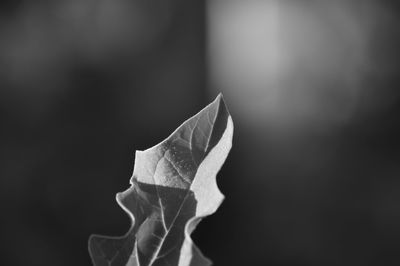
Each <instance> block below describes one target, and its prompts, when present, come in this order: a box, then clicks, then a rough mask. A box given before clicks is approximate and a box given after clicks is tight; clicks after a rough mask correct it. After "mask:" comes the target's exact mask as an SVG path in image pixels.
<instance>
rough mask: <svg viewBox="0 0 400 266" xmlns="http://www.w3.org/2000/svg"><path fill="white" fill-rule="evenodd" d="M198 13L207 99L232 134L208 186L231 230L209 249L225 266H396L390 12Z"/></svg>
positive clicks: (251, 5)
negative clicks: (218, 173)
mask: <svg viewBox="0 0 400 266" xmlns="http://www.w3.org/2000/svg"><path fill="white" fill-rule="evenodd" d="M207 11H208V13H207V29H208V32H207V34H208V40H207V59H208V69H207V71H208V73H209V81H208V82H209V84H210V86H209V90H210V91H212V92H213V93H215V92H217V91H222V92H223V93H224V96H225V99H226V101H227V102H228V104H229V108H230V111H231V113H232V115H233V119H234V122H235V126H236V127H235V135H234V145H233V157H234V158H235V159H233V160H235V161H234V162H232V163H230V162H229V161H228V163H227V164H228V166H227V170H226V171H227V172H228V173H229V174H227V176H228V177H227V179H229V181H224V180H221V181H220V182H222V191H227V192H228V191H229V193H230V196H231V197H233V198H238V199H240V200H237V201H240V202H241V204H240V210H239V209H238V208H237V206H238V203H237V201H235V200H234V199H232V198H230V197H229V195H227V199H226V202H225V204H226V205H225V206H226V207H225V208H226V209H225V210H226V213H227V214H225V215H226V216H225V217H235V218H234V219H232V220H231V221H230V223H231V226H233V227H234V228H240V229H238V230H236V231H235V233H234V239H235V241H225V242H224V241H223V240H221V241H220V242H219V244H218V245H221V246H222V245H225V248H226V249H228V250H232V252H230V254H235V255H233V256H232V259H229V263H228V264H226V265H234V264H235V263H237V264H235V265H349V266H350V265H352V266H354V265H359V266H361V265H371V266H372V265H398V264H399V262H400V256H399V252H398V251H396V250H397V249H396V248H395V245H396V242H397V241H398V240H399V239H400V230H399V227H398V225H399V224H400V208H399V207H398V206H400V197H399V195H400V194H399V191H400V190H399V188H400V179H399V178H400V163H399V162H400V141H399V136H400V119H399V117H400V109H399V108H400V104H399V96H400V91H399V88H400V61H399V58H400V56H399V55H400V52H399V47H400V21H399V12H400V10H399V6H398V4H396V2H395V1H368V0H366V1H341V0H338V1H336V0H335V1H330V0H322V1H302V0H293V1H290V0H265V1H262V0H246V1H240V0H238V1H235V0H213V1H209V2H208V7H207ZM228 169H230V170H228ZM233 176H235V178H233ZM238 176H239V178H238ZM231 177H232V178H231ZM228 213H229V214H228ZM230 233H231V232H228V231H226V230H222V231H221V234H223V236H224V238H225V239H226V238H229V239H230V237H231V236H230ZM216 241H218V240H216ZM236 245H240V246H241V247H242V251H243V253H241V252H240V249H237V248H236Z"/></svg>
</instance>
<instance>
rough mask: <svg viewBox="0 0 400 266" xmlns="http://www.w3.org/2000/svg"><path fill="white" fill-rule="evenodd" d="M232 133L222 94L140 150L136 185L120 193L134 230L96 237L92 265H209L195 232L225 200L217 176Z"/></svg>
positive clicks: (91, 244) (119, 199)
mask: <svg viewBox="0 0 400 266" xmlns="http://www.w3.org/2000/svg"><path fill="white" fill-rule="evenodd" d="M232 135H233V123H232V119H231V117H230V114H229V112H228V109H227V107H226V105H225V102H224V100H223V96H222V94H221V93H220V94H218V96H217V97H216V99H215V100H214V101H213V102H212V103H210V104H209V105H207V106H206V107H205V108H204V109H202V110H201V111H200V112H199V113H197V114H196V115H195V116H193V117H191V118H189V119H188V120H186V121H185V122H184V123H183V124H182V125H181V126H180V127H178V128H177V129H176V130H175V131H174V132H173V133H172V134H171V135H170V136H169V137H168V138H167V139H165V140H164V141H162V142H161V143H160V144H158V145H156V146H154V147H152V148H150V149H147V150H145V151H137V152H136V158H135V166H134V172H133V176H132V178H131V184H132V186H131V187H130V188H129V189H128V190H126V191H124V192H121V193H118V194H117V202H118V204H120V205H121V207H122V208H123V209H124V210H125V211H126V212H127V213H128V215H129V216H130V218H131V220H132V225H131V228H130V229H129V231H128V233H127V234H125V235H124V236H122V237H105V236H97V235H96V236H92V237H91V238H90V240H89V252H90V255H91V258H92V261H93V264H94V265H96V266H100V265H114V266H119V265H130V266H151V265H154V266H156V265H157V266H164V265H165V266H167V265H174V266H175V265H179V266H194V265H196V266H202V265H210V264H211V262H210V260H209V259H207V258H205V257H204V256H203V255H202V253H201V252H200V250H199V249H198V248H197V247H196V246H195V245H194V244H193V243H192V240H191V239H190V234H191V233H192V231H193V230H194V229H195V227H196V225H197V224H198V222H199V221H200V220H201V219H202V218H203V217H205V216H207V215H210V214H212V213H213V212H214V211H216V209H217V208H218V206H219V205H220V204H221V202H222V200H223V195H222V193H221V192H220V191H219V189H218V187H217V184H216V174H217V173H218V171H219V169H220V168H221V166H222V164H223V163H224V161H225V159H226V157H227V155H228V153H229V151H230V148H231V145H232Z"/></svg>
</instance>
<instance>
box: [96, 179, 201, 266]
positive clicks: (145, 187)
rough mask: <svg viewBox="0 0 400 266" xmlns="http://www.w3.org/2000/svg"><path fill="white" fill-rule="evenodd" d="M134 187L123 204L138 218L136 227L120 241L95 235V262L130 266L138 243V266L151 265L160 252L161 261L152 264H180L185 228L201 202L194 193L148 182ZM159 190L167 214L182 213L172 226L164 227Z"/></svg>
mask: <svg viewBox="0 0 400 266" xmlns="http://www.w3.org/2000/svg"><path fill="white" fill-rule="evenodd" d="M133 188H134V189H132V190H129V191H128V193H126V194H124V195H123V196H122V197H121V198H120V202H121V204H122V205H123V206H125V208H126V209H127V210H129V211H130V212H131V213H133V214H134V216H135V223H134V225H133V227H131V229H130V230H129V232H128V233H127V234H126V235H125V236H123V237H120V238H111V237H106V236H92V237H91V238H90V240H89V247H90V253H91V255H92V260H93V263H94V264H95V265H99V266H102V265H110V266H111V265H114V266H117V265H119V266H120V265H127V263H128V261H129V259H130V256H131V254H133V253H135V250H134V246H135V243H136V245H137V251H136V252H137V255H138V259H139V262H140V264H138V265H150V262H151V260H152V258H153V257H152V256H153V255H154V254H156V253H157V254H158V255H157V258H155V259H154V261H153V263H152V264H151V265H154V266H157V265H159V266H161V265H168V263H169V264H171V263H172V262H174V261H179V257H180V247H181V245H182V242H183V241H184V239H185V235H184V230H183V229H182V228H184V226H185V224H186V223H187V222H188V220H189V219H190V218H192V217H194V216H195V212H196V204H197V201H196V199H195V198H194V194H193V192H192V191H188V190H183V189H179V188H170V187H163V186H155V185H149V184H144V183H136V184H134V186H133ZM156 191H158V194H159V195H160V198H162V200H163V202H165V203H166V204H165V206H166V208H165V209H164V212H172V213H175V214H176V212H177V211H179V215H176V219H175V221H174V223H173V224H171V225H170V227H167V228H165V227H164V223H165V221H164V218H163V213H162V211H161V209H160V208H159V207H158V196H157V192H156ZM132 198H135V199H136V200H134V201H133V200H132ZM143 218H145V219H143ZM128 265H136V264H128Z"/></svg>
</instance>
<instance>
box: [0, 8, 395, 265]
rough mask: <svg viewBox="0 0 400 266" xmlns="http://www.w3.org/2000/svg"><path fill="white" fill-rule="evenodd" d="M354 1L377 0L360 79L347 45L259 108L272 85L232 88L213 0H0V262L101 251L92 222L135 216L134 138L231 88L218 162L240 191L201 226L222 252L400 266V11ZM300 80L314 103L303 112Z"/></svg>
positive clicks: (201, 240) (225, 180)
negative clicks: (130, 209)
mask: <svg viewBox="0 0 400 266" xmlns="http://www.w3.org/2000/svg"><path fill="white" fill-rule="evenodd" d="M216 2H223V0H218V1H216ZM252 2H255V1H252ZM259 2H260V1H259ZM272 2H273V1H271V3H272ZM288 2H290V1H287V2H286V3H288ZM292 2H293V1H292ZM323 2H324V1H319V5H321V3H323ZM325 2H326V1H325ZM339 2H340V3H341V4H339V5H341V6H340V8H342V9H343V10H350V11H349V13H346V12H347V11H346V12H345V13H343V14H347V15H348V17H349V18H358V16H359V15H360V14H361V15H360V17H362V14H364V13H362V12H364V11H363V10H366V9H367V10H368V14H369V15H368V17H367V18H366V20H363V21H364V22H365V21H367V22H368V23H363V24H362V25H361V26H360V28H357V29H358V30H356V32H368V35H367V36H368V38H365V39H363V38H361V40H362V41H361V42H359V43H357V42H355V44H354V45H355V46H354V47H353V48H352V49H354V51H359V50H360V49H361V48H360V47H361V46H363V47H367V48H366V52H365V55H366V56H365V58H366V61H367V64H364V67H365V66H366V67H365V69H364V68H363V69H364V70H363V71H362V74H359V76H358V78H357V85H356V86H354V87H353V86H352V85H351V84H352V83H350V85H349V83H347V82H344V81H343V74H342V73H339V72H337V70H338V69H343V68H345V66H346V64H347V60H350V56H349V57H347V54H346V55H345V57H343V58H342V59H343V60H342V61H341V60H338V64H339V65H338V66H336V65H335V66H333V67H332V68H327V71H328V72H327V73H329V75H328V74H327V75H324V76H323V78H320V77H318V78H317V77H316V75H317V74H318V73H319V72H313V71H312V70H313V69H314V68H312V67H310V68H308V69H309V72H301V71H297V72H295V73H296V75H294V76H292V75H290V78H288V77H286V78H285V79H284V81H282V82H280V83H279V84H280V85H281V87H282V88H281V90H282V91H284V92H285V93H284V94H282V95H283V96H282V95H281V94H279V95H280V96H281V97H283V98H280V99H283V100H281V101H278V102H277V103H278V104H277V106H278V107H276V109H274V107H273V108H272V109H269V107H268V106H267V104H261V105H260V106H261V107H259V106H253V105H252V101H253V100H256V98H259V96H260V95H261V96H263V95H264V93H267V92H269V87H268V86H264V87H263V86H261V89H258V90H257V88H256V90H252V89H251V85H252V83H251V82H250V83H245V82H244V84H243V85H242V84H239V83H238V82H234V83H232V84H233V86H232V87H230V86H229V82H225V83H224V81H225V79H226V80H228V79H229V78H226V77H224V76H220V75H219V74H220V73H221V72H220V69H219V68H220V67H221V65H219V63H218V62H219V61H218V60H219V59H218V58H219V57H218V56H216V57H214V55H215V53H218V51H219V50H218V49H214V48H215V47H218V45H219V44H221V43H223V42H222V41H221V42H216V43H217V46H215V42H214V41H213V38H214V37H215V35H213V34H210V32H211V33H212V32H214V34H215V32H217V36H224V34H223V33H224V31H222V32H221V31H213V27H214V24H213V23H212V21H214V22H215V21H216V20H215V17H214V20H213V19H212V18H210V14H214V15H215V14H217V15H218V12H216V13H215V12H214V13H213V8H215V10H216V9H217V7H216V6H214V5H211V4H210V3H209V5H206V3H205V2H204V1H194V0H193V1H187V0H186V1H183V0H170V1H165V0H153V1H136V0H132V1H127V0H114V1H111V0H79V1H78V0H74V1H64V0H58V1H23V0H19V1H2V2H1V4H0V122H1V124H0V125H1V126H0V178H1V179H0V207H1V210H2V212H1V213H2V214H1V216H0V236H1V249H0V250H1V251H0V254H1V260H0V264H1V265H90V259H89V255H88V252H87V240H88V237H89V235H90V234H92V233H101V234H106V235H122V234H124V233H125V232H126V230H127V229H128V227H129V219H128V216H127V215H126V214H125V213H124V212H123V211H122V209H120V208H119V206H118V205H117V203H116V202H115V194H116V193H117V192H120V191H123V190H125V189H126V188H127V187H128V185H129V184H128V182H129V178H130V176H131V173H132V170H133V162H134V151H135V150H143V149H146V148H149V147H151V146H153V145H155V144H157V143H159V142H160V141H161V140H162V139H164V138H165V137H167V136H168V135H169V134H170V133H171V132H172V131H173V130H174V129H175V128H176V127H177V126H178V125H179V124H180V123H181V122H182V121H184V120H185V119H186V118H188V117H189V116H191V115H193V114H195V113H196V112H197V111H199V110H200V109H201V108H202V107H203V106H205V105H206V104H207V103H208V102H210V101H211V100H212V99H213V98H214V97H215V96H216V95H217V94H218V92H219V91H222V92H223V93H224V96H225V100H226V102H227V104H228V107H229V108H230V111H231V113H232V116H233V120H234V123H235V134H234V143H233V148H232V151H231V154H230V156H229V157H228V160H227V161H226V163H225V165H224V167H223V169H222V170H221V172H220V174H219V175H218V184H219V186H220V189H221V191H222V192H223V193H224V194H225V195H226V200H225V201H224V203H223V205H222V206H221V207H220V209H219V210H218V212H217V213H216V214H214V215H213V216H210V217H208V218H207V219H205V220H203V221H202V223H201V224H200V225H199V226H198V228H197V229H196V231H195V232H194V234H193V238H194V241H195V243H196V244H197V245H198V246H199V247H200V248H201V250H202V251H203V253H204V254H205V255H207V256H208V257H210V258H211V259H212V260H213V261H214V263H215V265H349V266H350V265H351V266H356V265H400V248H399V240H400V227H399V225H400V193H399V192H400V191H399V189H400V161H399V159H400V140H399V135H400V134H399V133H400V119H399V115H400V102H399V96H400V92H399V91H398V90H399V84H400V68H399V66H400V63H399V51H398V50H399V49H398V48H399V47H400V27H399V25H400V23H398V22H399V18H398V15H399V14H400V13H399V12H400V8H399V5H398V4H397V3H396V1H364V2H361V1H360V2H357V3H353V4H349V3H348V2H346V1H339ZM339 2H338V3H339ZM317 3H318V1H298V2H297V4H296V6H295V7H292V8H293V9H292V10H298V8H304V9H306V10H310V9H309V8H310V7H311V6H315V5H317ZM326 3H327V2H326ZM365 3H369V6H368V7H365ZM221 6H223V5H221ZM221 6H219V8H221ZM280 8H281V10H283V8H284V5H283V4H281V6H280ZM333 8H335V7H328V8H326V9H323V10H328V11H329V10H333ZM218 10H219V11H221V10H222V9H221V10H220V9H218ZM238 10H239V13H240V12H242V11H241V10H242V9H238ZM312 10H314V9H312ZM318 10H319V9H318ZM335 10H336V9H335ZM243 12H246V9H244V10H243ZM243 12H242V13H243ZM281 12H282V11H281ZM296 12H297V11H296ZM318 12H319V11H318ZM321 12H322V11H321ZM324 12H325V11H324ZM335 12H336V11H335ZM296 14H297V13H296ZM321 14H324V13H321ZM334 14H337V13H334ZM338 14H342V13H340V12H339V13H338ZM321 17H323V16H321ZM217 18H218V16H217ZM338 20H342V17H339V18H338ZM300 21H301V20H300ZM217 22H218V20H217ZM228 25H231V24H230V23H229V24H228ZM357 25H358V24H357ZM235 27H236V26H235V24H232V29H233V30H234V29H235ZM282 27H283V26H282ZM334 29H337V28H334ZM283 30H284V31H285V29H283ZM287 30H289V29H287ZM340 32H341V31H340ZM343 32H346V31H345V30H343ZM219 33H221V34H219ZM330 33H331V32H329V34H328V35H329V36H331V35H330ZM353 33H354V32H352V34H353ZM213 36H214V37H213ZM290 36H293V35H290ZM290 36H289V37H290ZM289 37H288V38H289ZM291 38H294V40H297V39H295V37H291ZM335 38H336V37H335ZM335 40H336V39H332V41H330V40H328V41H327V42H328V43H334V42H335ZM345 40H347V39H345ZM234 45H235V43H232V47H233V46H234ZM296 45H297V44H296ZM219 47H220V48H221V45H220V46H219ZM299 47H300V45H299ZM335 47H336V46H335ZM346 47H347V46H346ZM346 47H344V48H343V49H342V50H338V51H339V52H338V54H339V55H343V53H342V51H347V48H346ZM222 48H223V49H225V48H226V49H228V48H229V45H228V46H222ZM232 49H233V48H232ZM260 49H261V50H262V49H263V48H262V47H261V48H260ZM328 50H329V51H330V50H332V49H331V48H329V49H328ZM233 51H235V50H233ZM322 51H325V50H322ZM351 51H352V50H351ZM334 55H335V53H334ZM350 55H352V54H350ZM242 56H243V55H242ZM244 56H246V53H244ZM235 58H236V57H235ZM237 58H239V59H240V58H243V57H240V56H239V55H237ZM296 58H298V57H296ZM332 58H334V57H328V58H324V57H323V58H322V59H320V61H316V62H314V61H313V62H312V63H310V65H312V66H313V67H315V66H316V67H318V68H323V65H325V64H327V65H329V64H330V62H328V61H329V59H332ZM363 58H364V57H363ZM239 59H238V60H239ZM296 60H297V59H296ZM302 60H305V59H298V60H297V61H296V62H297V63H299V64H300V65H299V67H298V68H297V69H304V65H307V63H304V62H309V61H302ZM307 60H308V59H307ZM313 60H314V59H313ZM235 62H236V61H235ZM236 63H238V64H239V65H240V64H241V62H240V60H239V61H238V62H236ZM222 66H223V64H222ZM261 69H262V67H261ZM332 69H333V70H335V71H336V72H335V71H331V70H332ZM239 70H240V68H239ZM247 70H248V71H249V72H256V71H255V70H256V68H252V67H247ZM346 71H347V70H346ZM266 72H268V71H267V70H266ZM273 73H274V72H273ZM282 73H283V72H282ZM284 73H286V74H287V73H292V72H284ZM310 73H311V74H310ZM357 73H358V72H357ZM246 77H247V76H246ZM292 77H293V79H292ZM221 80H222V81H221ZM310 80H311V81H312V82H310ZM298 81H302V82H303V83H302V84H303V85H304V86H300V87H298V89H297V93H300V94H302V95H303V96H304V95H305V96H304V97H306V99H305V100H304V97H303V98H302V101H301V102H300V105H301V106H300V107H301V108H300V107H299V108H300V109H299V110H300V111H296V110H297V109H295V110H292V109H290V108H291V107H292V106H298V105H297V104H298V103H299V101H297V99H299V98H296V97H292V96H291V95H294V94H293V93H294V90H295V89H293V90H291V89H289V88H292V87H291V86H292V85H293V84H298V83H297V82H298ZM261 83H262V82H261ZM227 84H228V85H227ZM310 84H311V85H310ZM239 85H240V86H239ZM253 85H254V84H253ZM258 85H259V84H258ZM261 85H265V84H261ZM270 85H271V84H270ZM235 86H238V87H240V88H239V89H232V88H233V87H235ZM247 86H249V87H247ZM272 86H275V84H272ZM306 87H307V88H308V87H309V88H313V89H312V90H307V91H305V89H304V88H306ZM293 88H294V87H293ZM355 88H357V89H355ZM285 89H286V91H285ZM353 89H354V90H353ZM349 91H352V92H353V91H356V92H357V93H355V94H354V95H356V96H354V95H353V94H352V95H353V96H352V98H347V95H348V94H347V93H348V92H349ZM266 95H267V96H265V95H264V96H265V97H267V98H268V95H270V96H271V95H272V96H273V95H275V94H266ZM285 95H286V96H285ZM285 97H287V98H285ZM309 99H312V100H310V101H309ZM349 99H352V100H351V101H349ZM286 100H287V101H286ZM266 102H268V101H266ZM349 102H351V103H352V104H351V105H350V106H351V108H350V107H348V106H349V104H348V103H349ZM264 103H265V102H264ZM283 103H284V104H286V105H283ZM315 103H318V104H315ZM313 104H314V105H313ZM303 105H305V106H306V107H307V108H308V107H310V109H307V108H306V109H302V108H303V107H304V106H303ZM272 106H274V105H272ZM282 106H284V107H282ZM343 106H345V107H343ZM253 107H254V108H253ZM264 107H265V108H264ZM289 107H290V108H289ZM343 109H345V110H346V112H345V111H343ZM301 110H307V111H305V112H304V113H302V112H301ZM347 110H350V111H347ZM338 113H340V114H342V113H344V115H340V116H336V114H338ZM296 114H299V116H293V115H296ZM293 117H294V118H293Z"/></svg>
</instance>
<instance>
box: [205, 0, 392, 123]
mask: <svg viewBox="0 0 400 266" xmlns="http://www.w3.org/2000/svg"><path fill="white" fill-rule="evenodd" d="M208 10H209V14H208V15H209V17H208V19H209V20H208V23H209V24H208V25H209V47H208V51H209V60H210V75H211V84H212V86H213V87H214V88H215V90H223V91H224V92H225V93H226V94H227V96H228V97H229V99H230V100H231V101H232V103H231V104H233V105H234V106H235V107H236V108H237V110H240V111H239V112H238V113H237V114H235V115H236V116H237V117H240V119H242V120H243V121H245V123H247V124H249V125H250V126H256V127H282V126H283V127H299V126H300V127H304V126H306V127H313V128H321V127H331V126H338V125H339V126H340V125H342V124H344V123H347V122H349V121H351V120H352V119H354V118H355V117H357V116H358V115H363V114H364V113H368V112H369V111H372V112H376V111H380V110H381V109H382V108H386V107H387V106H388V105H390V104H392V103H393V102H394V101H396V99H397V97H398V94H399V93H398V92H397V90H394V89H393V88H392V89H388V88H385V87H382V86H379V87H378V86H374V84H371V83H370V77H371V75H373V76H382V75H388V74H390V73H393V71H395V70H396V67H398V64H397V63H396V62H393V61H394V60H393V61H392V62H390V61H388V62H387V61H385V62H384V63H383V62H380V59H381V58H382V57H385V51H379V50H381V49H387V48H386V47H384V45H380V44H381V43H383V42H386V41H384V40H383V38H385V37H383V36H382V31H385V28H386V27H387V26H388V25H390V29H389V30H393V29H394V26H393V25H399V22H398V18H397V17H395V16H394V14H392V13H391V11H390V10H385V9H384V6H383V5H382V4H380V3H379V2H378V1H362V2H352V1H290V0H288V1H279V0H265V1H263V0H249V1H226V0H216V1H210V3H209V9H208ZM387 33H388V34H389V35H390V34H391V33H389V32H387ZM396 34H397V30H396ZM392 37H393V36H392ZM389 38H390V37H389ZM395 42H396V43H397V42H398V41H397V40H396V41H395ZM392 49H395V48H394V46H393V47H392Z"/></svg>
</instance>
